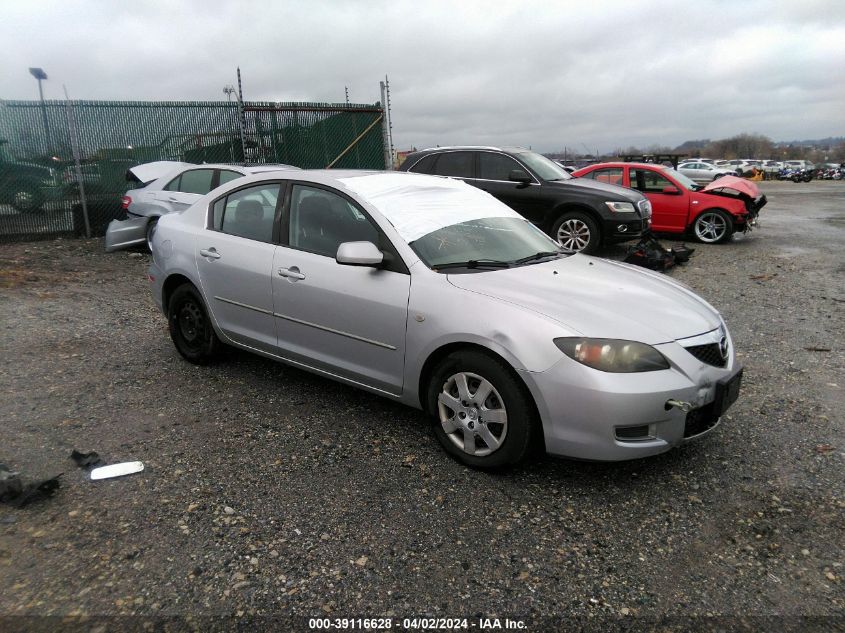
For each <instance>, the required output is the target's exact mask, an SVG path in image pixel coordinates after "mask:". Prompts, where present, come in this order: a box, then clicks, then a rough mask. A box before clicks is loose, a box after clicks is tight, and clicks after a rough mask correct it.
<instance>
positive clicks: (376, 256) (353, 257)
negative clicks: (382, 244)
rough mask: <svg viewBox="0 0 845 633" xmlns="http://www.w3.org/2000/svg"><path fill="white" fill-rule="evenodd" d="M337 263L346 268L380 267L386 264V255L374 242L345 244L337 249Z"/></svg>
mask: <svg viewBox="0 0 845 633" xmlns="http://www.w3.org/2000/svg"><path fill="white" fill-rule="evenodd" d="M335 261H336V262H337V263H338V264H344V265H346V266H373V267H378V266H381V264H382V263H383V262H384V253H382V252H381V251H380V250H379V248H378V246H376V245H375V244H373V243H372V242H344V243H343V244H341V245H340V246H338V247H337V255H336V256H335Z"/></svg>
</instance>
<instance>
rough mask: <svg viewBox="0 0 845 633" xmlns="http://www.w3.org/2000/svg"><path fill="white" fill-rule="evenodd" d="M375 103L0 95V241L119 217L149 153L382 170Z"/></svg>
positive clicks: (98, 227)
mask: <svg viewBox="0 0 845 633" xmlns="http://www.w3.org/2000/svg"><path fill="white" fill-rule="evenodd" d="M382 116H383V113H382V108H381V106H380V105H379V104H373V105H368V104H330V103H255V102H248V103H245V104H244V107H243V111H242V113H240V112H239V109H238V105H237V103H235V102H231V103H229V102H176V101H172V102H115V101H70V102H65V101H46V102H44V103H41V102H39V101H0V241H12V240H23V239H33V238H37V237H52V236H56V235H64V234H72V233H77V234H78V233H81V232H82V231H83V230H84V222H83V220H82V214H81V206H82V205H81V200H80V187H79V182H78V181H79V177H78V176H77V171H76V168H75V163H74V149H76V151H77V153H78V155H79V158H80V162H81V179H82V182H83V185H84V190H85V194H86V201H87V203H88V204H87V206H88V209H89V217H90V219H91V228H92V230H93V232H94V233H95V234H102V233H103V231H104V230H105V227H106V225H107V224H108V222H109V221H110V220H111V219H113V218H115V217H120V213H121V212H120V198H121V196H122V195H123V193H124V192H125V191H126V190H127V189H129V188H131V185H130V184H129V183H127V182H126V179H125V174H126V170H127V169H128V168H129V167H131V166H133V165H138V164H141V163H147V162H151V161H157V160H174V161H185V162H190V163H231V164H243V163H284V164H287V165H294V166H296V167H302V168H318V169H322V168H344V169H384V168H385V164H384V160H385V159H384V146H383V135H382V124H381V122H382Z"/></svg>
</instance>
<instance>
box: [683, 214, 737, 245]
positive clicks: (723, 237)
mask: <svg viewBox="0 0 845 633" xmlns="http://www.w3.org/2000/svg"><path fill="white" fill-rule="evenodd" d="M692 232H693V235H695V239H697V240H698V241H699V242H703V243H704V244H718V243H720V242H726V241H728V240H729V239H731V235H733V232H734V223H733V220H732V219H731V216H730V215H729V214H727V213H725V212H724V211H722V210H721V209H707V210H706V211H703V212H702V213H701V214H700V215H699V216H698V217H697V218H696V219H695V221H694V222H693V223H692Z"/></svg>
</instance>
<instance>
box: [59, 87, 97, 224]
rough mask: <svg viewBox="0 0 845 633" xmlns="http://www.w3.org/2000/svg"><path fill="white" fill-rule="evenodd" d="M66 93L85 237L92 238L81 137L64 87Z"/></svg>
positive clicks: (71, 145) (69, 129)
mask: <svg viewBox="0 0 845 633" xmlns="http://www.w3.org/2000/svg"><path fill="white" fill-rule="evenodd" d="M62 88H64V91H65V107H66V108H67V110H66V114H67V124H68V132H69V133H70V150H71V152H72V153H73V164H74V167H75V171H76V182H77V184H78V185H79V201H80V202H81V203H82V218H83V219H84V220H85V237H89V238H90V237H91V221H90V220H89V218H88V201H87V200H86V198H85V182H84V179H83V177H82V164H81V163H80V151H79V137H78V136H77V130H76V114H75V112H74V110H73V104H72V103H71V101H70V97H68V94H67V88H66V87H65V86H62Z"/></svg>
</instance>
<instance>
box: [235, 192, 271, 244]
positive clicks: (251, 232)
mask: <svg viewBox="0 0 845 633" xmlns="http://www.w3.org/2000/svg"><path fill="white" fill-rule="evenodd" d="M234 215H235V217H234V220H235V221H234V227H232V228H233V230H234V232H236V234H237V235H240V236H241V237H247V238H249V239H252V240H262V241H268V240H269V239H270V238H271V237H272V222H273V219H272V218H270V222H269V223H268V222H266V221H265V219H264V207H263V206H262V204H261V203H260V202H259V201H258V200H250V199H245V200H240V201H239V202H238V206H236V207H235V214H234Z"/></svg>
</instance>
